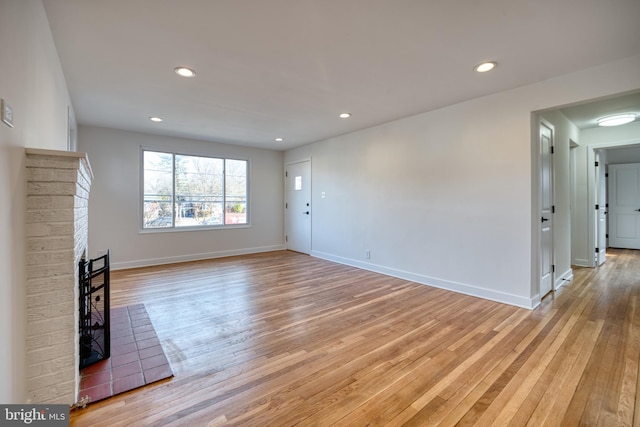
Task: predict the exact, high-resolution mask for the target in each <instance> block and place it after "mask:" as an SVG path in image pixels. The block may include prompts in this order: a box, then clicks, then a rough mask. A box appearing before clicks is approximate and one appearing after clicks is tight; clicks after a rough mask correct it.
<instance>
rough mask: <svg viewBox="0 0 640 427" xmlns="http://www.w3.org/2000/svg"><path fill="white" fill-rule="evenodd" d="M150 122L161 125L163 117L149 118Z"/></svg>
mask: <svg viewBox="0 0 640 427" xmlns="http://www.w3.org/2000/svg"><path fill="white" fill-rule="evenodd" d="M149 120H151V121H152V122H156V123H160V122H161V121H162V118H161V117H155V116H153V117H149Z"/></svg>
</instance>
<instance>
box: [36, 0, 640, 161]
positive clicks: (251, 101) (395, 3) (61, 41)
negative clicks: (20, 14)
mask: <svg viewBox="0 0 640 427" xmlns="http://www.w3.org/2000/svg"><path fill="white" fill-rule="evenodd" d="M44 4H45V7H46V11H47V14H48V17H49V21H50V24H51V29H52V32H53V36H54V40H55V43H56V47H57V49H58V53H59V57H60V61H61V63H62V67H63V69H64V73H65V76H66V78H67V83H68V87H69V91H70V93H71V98H72V101H73V105H74V109H75V112H76V116H77V119H78V122H79V123H80V124H87V125H96V126H105V127H113V128H119V129H126V130H134V131H140V132H148V133H157V134H164V135H172V136H179V137H186V138H195V139H202V140H209V141H217V142H223V143H230V144H241V145H247V146H254V147H263V148H271V149H278V150H284V149H288V148H291V147H294V146H299V145H303V144H307V143H310V142H314V141H318V140H322V139H326V138H329V137H332V136H336V135H340V134H344V133H347V132H351V131H354V130H358V129H363V128H366V127H370V126H374V125H377V124H380V123H384V122H388V121H391V120H394V119H397V118H400V117H405V116H409V115H413V114H417V113H421V112H425V111H429V110H433V109H436V108H439V107H443V106H446V105H451V104H455V103H458V102H461V101H465V100H468V99H472V98H476V97H479V96H483V95H487V94H491V93H495V92H499V91H503V90H506V89H510V88H514V87H518V86H522V85H526V84H529V83H533V82H536V81H540V80H544V79H548V78H551V77H554V76H558V75H562V74H566V73H570V72H573V71H577V70H580V69H583V68H587V67H591V66H595V65H598V64H602V63H605V62H609V61H612V60H616V59H620V58H624V57H629V56H632V55H635V54H638V53H640V25H638V22H639V18H640V1H638V0H606V1H603V0H536V1H531V0H484V1H478V0H456V1H451V0H429V1H427V0H340V1H338V0H268V1H267V0H44ZM485 60H493V61H497V62H498V67H497V68H496V69H495V70H494V71H492V72H491V73H486V74H477V73H474V72H473V71H472V68H473V66H474V65H476V64H477V63H479V62H481V61H485ZM180 65H184V66H189V67H192V68H194V69H195V70H196V72H197V76H196V77H195V78H193V79H184V78H180V77H178V76H177V75H176V74H175V73H174V72H173V69H174V67H176V66H180ZM343 111H348V112H351V113H353V117H352V118H350V119H347V120H344V119H342V120H341V119H338V118H337V116H338V113H340V112H343ZM154 115H157V116H161V117H163V118H164V121H163V122H162V123H159V124H154V123H152V122H150V121H149V120H148V117H149V116H154ZM276 137H283V138H284V139H285V141H284V142H279V143H278V142H275V141H274V138H276Z"/></svg>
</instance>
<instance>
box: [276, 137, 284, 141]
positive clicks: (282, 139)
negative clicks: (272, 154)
mask: <svg viewBox="0 0 640 427" xmlns="http://www.w3.org/2000/svg"><path fill="white" fill-rule="evenodd" d="M275 141H276V142H282V141H284V138H275Z"/></svg>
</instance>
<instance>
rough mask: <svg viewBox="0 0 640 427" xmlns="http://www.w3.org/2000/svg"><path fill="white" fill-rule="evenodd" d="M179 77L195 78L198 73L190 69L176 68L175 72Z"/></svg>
mask: <svg viewBox="0 0 640 427" xmlns="http://www.w3.org/2000/svg"><path fill="white" fill-rule="evenodd" d="M173 71H175V72H176V74H177V75H179V76H182V77H195V75H196V72H195V71H193V70H192V69H191V68H188V67H176V68H174V70H173Z"/></svg>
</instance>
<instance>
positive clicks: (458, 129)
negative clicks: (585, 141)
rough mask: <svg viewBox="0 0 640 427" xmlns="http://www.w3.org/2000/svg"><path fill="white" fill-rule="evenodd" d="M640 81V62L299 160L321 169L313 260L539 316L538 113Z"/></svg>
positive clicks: (338, 144) (379, 131)
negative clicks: (368, 256) (535, 143)
mask: <svg viewBox="0 0 640 427" xmlns="http://www.w3.org/2000/svg"><path fill="white" fill-rule="evenodd" d="M639 70H640V56H635V57H632V58H628V59H626V60H623V61H617V62H614V63H610V64H605V65H602V66H599V67H595V68H592V69H589V70H584V71H581V72H578V73H574V74H571V75H567V76H563V77H560V78H556V79H551V80H547V81H545V82H542V83H538V84H534V85H529V86H525V87H521V88H518V89H515V90H511V91H507V92H502V93H499V94H496V95H492V96H487V97H483V98H479V99H476V100H472V101H469V102H464V103H460V104H457V105H453V106H450V107H447V108H443V109H440V110H436V111H432V112H428V113H424V114H420V115H416V116H413V117H409V118H405V119H401V120H397V121H394V122H391V123H387V124H384V125H381V126H377V127H374V128H370V129H366V130H363V131H360V132H355V133H351V134H348V135H344V136H340V137H336V138H332V139H329V140H326V141H322V142H318V143H315V144H311V145H308V146H305V147H301V148H297V149H293V150H290V151H287V152H286V153H285V162H290V161H295V160H297V159H301V158H309V157H310V158H312V179H313V184H312V186H313V194H312V204H313V217H312V254H313V255H315V256H319V257H323V258H327V259H332V260H335V261H339V262H343V263H346V264H352V265H357V266H360V267H364V268H370V269H372V270H376V271H380V272H384V273H388V274H394V275H397V276H400V277H405V278H408V279H412V280H416V281H418V282H422V283H428V284H433V285H437V286H441V287H445V288H448V289H452V290H457V291H461V292H466V293H470V294H474V295H478V296H482V297H485V298H491V299H496V300H499V301H503V302H507V303H511V304H516V305H521V306H525V307H532V306H534V305H536V304H537V302H538V300H539V296H538V284H537V277H538V256H537V255H538V254H537V245H538V242H537V228H538V224H537V215H538V214H537V210H538V207H537V197H538V196H537V192H538V185H537V176H538V173H537V155H534V153H537V146H536V147H532V143H531V141H532V136H534V132H533V131H532V129H533V127H532V123H531V117H532V114H531V112H532V111H540V110H544V109H550V108H552V107H556V106H561V105H565V104H569V103H574V102H580V101H585V100H588V99H591V98H595V97H599V96H604V95H608V94H612V93H619V92H624V91H628V90H632V89H635V88H639V87H640V72H638V71H639ZM534 148H535V149H534ZM321 192H324V193H325V194H326V198H324V199H322V198H320V193H321ZM534 219H535V220H536V221H534ZM532 248H534V250H532ZM365 249H369V250H370V251H371V260H365V259H364V251H365Z"/></svg>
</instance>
